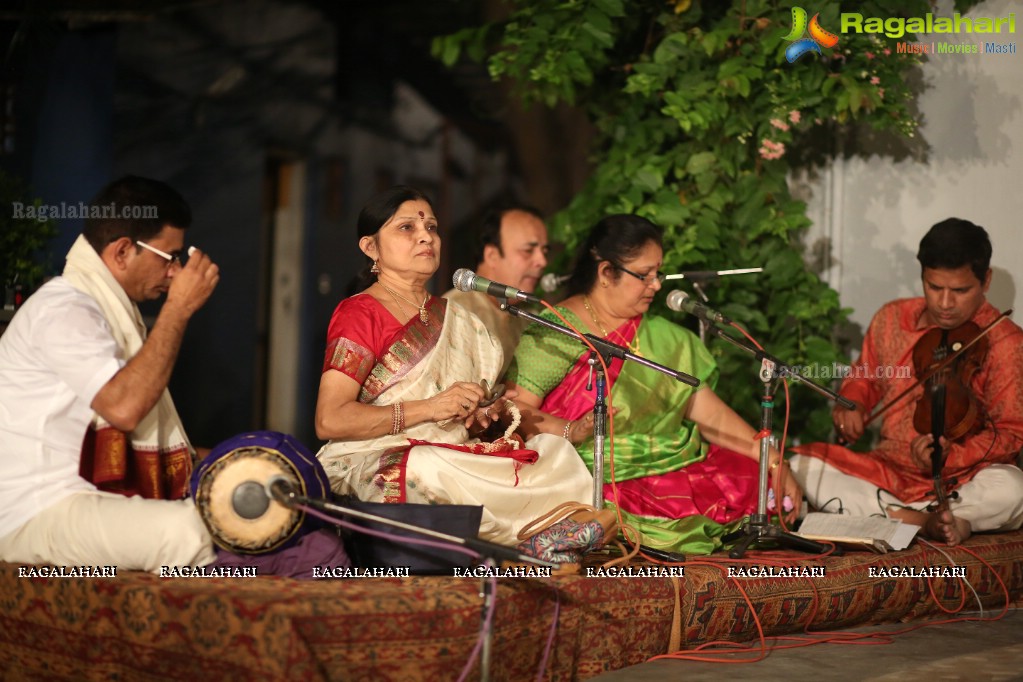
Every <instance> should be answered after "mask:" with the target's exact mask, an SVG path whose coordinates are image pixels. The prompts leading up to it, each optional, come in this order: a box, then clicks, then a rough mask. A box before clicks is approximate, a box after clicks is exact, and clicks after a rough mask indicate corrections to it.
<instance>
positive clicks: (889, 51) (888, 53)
mask: <svg viewBox="0 0 1023 682" xmlns="http://www.w3.org/2000/svg"><path fill="white" fill-rule="evenodd" d="M891 53H892V51H891V50H889V49H888V48H887V47H886V48H885V49H884V56H885V57H887V56H888V55H890V54H891Z"/></svg>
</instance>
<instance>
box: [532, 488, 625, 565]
mask: <svg viewBox="0 0 1023 682" xmlns="http://www.w3.org/2000/svg"><path fill="white" fill-rule="evenodd" d="M617 534H618V518H617V516H616V515H615V513H614V512H613V511H611V510H610V509H600V510H597V509H594V508H593V507H591V506H589V505H586V504H580V503H578V502H565V503H563V504H560V505H558V506H557V507H555V508H554V509H552V510H550V511H549V512H547V513H546V514H544V515H543V516H541V517H539V518H537V519H535V520H533V521H531V522H530V523H527V524H526V525H525V526H523V527H522V530H520V531H519V534H518V537H519V540H522V542H521V543H519V545H518V546H517V547H516V549H517V550H518V551H519V552H520V553H522V554H525V555H527V556H531V557H535V558H537V559H541V560H542V561H548V562H550V563H555V564H560V569H559V572H578V570H579V563H580V561H581V560H582V556H583V555H584V554H586V553H587V552H592V551H593V550H595V549H600V548H601V547H603V546H604V545H606V544H607V543H608V542H610V541H611V540H613V539H614V538H615V537H616V536H617Z"/></svg>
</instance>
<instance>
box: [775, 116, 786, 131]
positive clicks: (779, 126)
mask: <svg viewBox="0 0 1023 682" xmlns="http://www.w3.org/2000/svg"><path fill="white" fill-rule="evenodd" d="M771 125H773V126H774V127H775V128H777V129H778V130H781V131H783V132H784V131H786V130H788V129H789V124H788V123H786V122H785V121H783V120H781V119H780V118H772V119H771Z"/></svg>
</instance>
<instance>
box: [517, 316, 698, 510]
mask: <svg viewBox="0 0 1023 682" xmlns="http://www.w3.org/2000/svg"><path fill="white" fill-rule="evenodd" d="M501 310H504V311H505V312H507V313H509V314H511V315H515V316H516V317H522V318H525V319H527V320H529V321H530V322H535V323H537V324H541V325H543V326H544V327H547V328H548V329H553V330H554V331H556V332H558V333H560V334H564V335H565V336H570V337H572V338H573V339H579V338H580V335H579V334H577V333H575V332H574V331H572V330H571V329H569V328H568V327H565V326H562V325H560V324H558V323H557V322H551V321H550V320H545V319H543V318H542V317H539V316H538V315H534V314H533V313H531V312H529V311H527V310H523V309H522V308H520V307H518V306H514V305H508V304H507V303H502V304H501ZM582 337H583V338H585V339H586V340H588V341H589V342H590V343H591V344H592V345H593V348H595V349H596V351H597V353H596V354H595V353H594V352H593V351H592V350H591V351H590V358H589V360H588V361H587V362H589V364H590V372H591V376H590V379H589V380H588V381H587V383H586V389H587V390H592V388H593V384H592V373H593V371H594V369H596V373H597V397H596V400H595V401H594V403H593V507H594V509H603V508H604V433H605V419H606V417H607V405H606V403H605V402H604V394H605V392H606V385H607V383H606V377H605V376H604V370H603V367H602V366H601V365H600V364H599V363H598V362H597V358H596V355H597V354H599V355H600V357H601V358H602V359H603V360H604V365H610V364H611V359H612V358H618V359H620V360H621V361H622V362H625V361H626V360H631V361H632V362H638V363H639V364H641V365H643V366H644V367H649V368H650V369H652V370H655V371H657V372H661V373H662V374H666V375H668V376H670V377H671V378H673V379H675V380H676V381H681V382H682V383H684V384H688V385H689V386H699V385H700V380H699V379H697V378H696V377H694V376H692V375H691V374H686V373H685V372H680V371H678V370H676V369H672V368H671V367H667V366H665V365H662V364H660V363H657V362H653V361H652V360H647V359H646V358H644V357H641V356H639V355H636V354H635V353H633V352H631V351H630V350H629V349H627V348H625V347H623V346H619V345H618V344H616V343H611V342H610V341H608V340H607V339H603V338H601V337H599V336H596V335H594V334H589V333H587V334H582ZM583 345H585V344H583Z"/></svg>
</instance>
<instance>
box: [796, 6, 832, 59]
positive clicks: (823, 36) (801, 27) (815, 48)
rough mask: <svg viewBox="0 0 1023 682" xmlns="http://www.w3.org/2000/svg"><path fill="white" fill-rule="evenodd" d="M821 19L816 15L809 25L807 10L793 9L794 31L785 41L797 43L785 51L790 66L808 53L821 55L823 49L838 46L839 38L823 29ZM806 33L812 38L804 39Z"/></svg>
mask: <svg viewBox="0 0 1023 682" xmlns="http://www.w3.org/2000/svg"><path fill="white" fill-rule="evenodd" d="M819 18H820V14H815V15H813V19H811V20H810V23H809V24H807V21H806V10H805V9H803V8H802V7H793V8H792V30H791V31H790V32H789V34H788V35H787V36H785V40H788V41H795V42H792V44H791V45H789V46H788V47H787V48H786V49H785V59H787V60H789V64H792V63H793V62H795V61H796V60H797V59H799V58H800V57H802V56H803V55H804V54H806V53H807V52H816V53H817V54H821V48H822V47H828V48H831V47H834V46H835V45H838V36H837V35H835V34H834V33H832V32H830V31H826V30H825V29H824V28H822V27H821V24H820V20H819ZM804 33H809V34H810V37H809V38H804V37H803V34H804Z"/></svg>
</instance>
